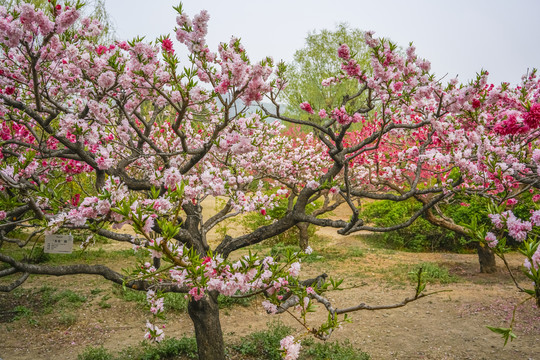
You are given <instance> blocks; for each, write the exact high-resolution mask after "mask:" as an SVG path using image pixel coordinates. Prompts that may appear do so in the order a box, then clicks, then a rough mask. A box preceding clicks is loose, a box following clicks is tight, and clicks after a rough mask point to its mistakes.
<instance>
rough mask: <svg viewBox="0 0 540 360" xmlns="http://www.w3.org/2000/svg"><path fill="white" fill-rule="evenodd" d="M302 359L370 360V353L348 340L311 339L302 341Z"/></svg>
mask: <svg viewBox="0 0 540 360" xmlns="http://www.w3.org/2000/svg"><path fill="white" fill-rule="evenodd" d="M302 346H303V348H304V351H302V352H301V355H300V359H301V360H308V359H309V360H319V359H320V360H369V359H370V356H369V354H367V353H365V352H363V351H360V350H357V349H355V348H354V347H353V346H352V345H351V343H350V342H349V341H348V340H347V341H345V342H343V343H339V342H333V343H328V342H324V343H316V344H314V342H313V340H311V339H309V340H306V341H304V342H303V343H302Z"/></svg>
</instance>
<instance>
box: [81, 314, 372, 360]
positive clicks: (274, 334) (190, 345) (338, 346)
mask: <svg viewBox="0 0 540 360" xmlns="http://www.w3.org/2000/svg"><path fill="white" fill-rule="evenodd" d="M292 332H293V330H292V329H291V328H290V327H288V326H285V325H283V324H282V323H280V322H272V323H269V324H268V325H267V329H266V330H263V331H257V332H254V333H252V334H250V335H248V336H245V337H242V338H240V339H236V340H235V341H234V343H233V344H226V349H225V351H226V353H227V354H228V358H232V359H243V360H280V359H282V356H281V355H282V353H281V351H280V350H279V349H280V344H279V342H280V340H281V339H283V338H284V337H286V336H288V335H291V334H292ZM302 347H303V350H302V351H301V355H300V359H301V360H369V358H370V357H369V355H368V354H366V353H365V352H362V351H360V350H358V349H355V348H354V347H353V346H352V345H351V344H350V343H349V342H344V343H340V342H332V343H329V342H325V343H318V342H317V343H316V342H315V341H314V340H313V339H311V338H308V339H307V340H305V341H303V342H302ZM196 358H197V343H196V340H195V338H194V337H182V338H180V339H171V338H167V339H165V340H163V341H162V342H160V343H158V344H150V343H148V342H142V343H141V344H140V345H137V346H130V347H127V348H126V349H123V350H121V351H120V352H118V353H117V354H113V353H111V352H110V351H108V350H107V349H105V348H104V347H103V346H97V347H95V346H89V347H87V348H86V349H84V351H83V352H82V353H80V354H79V356H78V357H77V360H127V359H131V360H159V359H164V360H167V359H170V360H172V359H186V360H187V359H196Z"/></svg>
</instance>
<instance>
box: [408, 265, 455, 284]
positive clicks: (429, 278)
mask: <svg viewBox="0 0 540 360" xmlns="http://www.w3.org/2000/svg"><path fill="white" fill-rule="evenodd" d="M420 268H422V279H423V280H424V281H425V282H428V283H439V284H450V283H455V282H457V281H459V277H457V276H455V275H451V274H450V273H449V272H448V269H447V268H446V267H444V266H439V265H438V264H435V263H431V262H423V263H421V264H418V265H415V266H414V267H413V268H412V269H411V271H409V279H410V280H411V281H416V280H417V279H416V274H417V273H418V269H420Z"/></svg>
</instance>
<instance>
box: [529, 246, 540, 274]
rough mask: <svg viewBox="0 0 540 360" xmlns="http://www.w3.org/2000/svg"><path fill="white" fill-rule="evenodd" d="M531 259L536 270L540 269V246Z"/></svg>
mask: <svg viewBox="0 0 540 360" xmlns="http://www.w3.org/2000/svg"><path fill="white" fill-rule="evenodd" d="M531 259H532V264H533V266H534V268H535V269H536V270H538V267H540V246H539V247H538V248H537V249H536V251H535V252H534V254H533V256H532V258H531Z"/></svg>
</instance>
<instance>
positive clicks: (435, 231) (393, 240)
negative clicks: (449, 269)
mask: <svg viewBox="0 0 540 360" xmlns="http://www.w3.org/2000/svg"><path fill="white" fill-rule="evenodd" d="M421 208H422V205H421V204H420V203H419V202H418V201H416V200H414V199H410V200H407V201H399V202H395V201H390V200H382V201H376V202H372V203H367V204H365V205H364V206H363V209H362V211H361V213H360V217H361V218H363V219H364V220H365V221H366V222H367V223H370V224H373V225H374V226H376V227H390V226H394V225H398V224H401V223H404V222H405V221H407V220H409V219H410V217H411V216H412V215H413V214H414V213H416V212H417V211H418V210H420V209H421ZM462 208H463V207H462ZM369 239H371V240H372V241H373V240H374V241H375V242H377V243H380V244H381V245H382V246H383V247H390V248H394V249H408V250H411V251H425V250H454V251H456V250H460V249H463V247H464V245H465V243H466V242H465V241H464V239H461V237H460V236H458V235H457V234H455V233H454V232H452V231H450V230H446V229H444V228H441V227H438V226H435V225H432V224H431V223H430V222H428V221H427V220H425V219H424V218H422V217H421V216H420V217H418V218H417V219H416V220H415V221H414V222H413V223H412V224H411V225H410V226H408V227H405V228H402V229H399V230H395V231H390V232H385V233H380V234H377V235H375V236H371V237H369Z"/></svg>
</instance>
